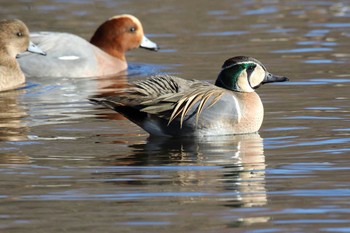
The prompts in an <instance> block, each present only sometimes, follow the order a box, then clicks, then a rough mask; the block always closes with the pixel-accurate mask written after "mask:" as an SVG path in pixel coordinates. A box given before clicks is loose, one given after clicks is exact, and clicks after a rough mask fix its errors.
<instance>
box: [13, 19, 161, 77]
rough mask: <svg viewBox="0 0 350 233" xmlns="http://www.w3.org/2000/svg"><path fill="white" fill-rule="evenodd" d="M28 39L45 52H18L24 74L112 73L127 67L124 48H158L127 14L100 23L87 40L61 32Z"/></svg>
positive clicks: (137, 21) (89, 74)
mask: <svg viewBox="0 0 350 233" xmlns="http://www.w3.org/2000/svg"><path fill="white" fill-rule="evenodd" d="M31 40H32V41H33V42H34V43H35V44H37V45H38V46H39V47H40V48H42V49H43V50H44V51H45V52H46V53H47V57H45V58H34V57H32V55H31V54H25V55H21V56H20V58H19V59H18V61H19V63H20V66H21V68H22V70H23V72H24V73H25V74H26V76H27V77H98V76H109V75H115V74H117V73H119V72H121V71H123V70H125V69H127V67H128V65H127V61H126V58H125V52H126V51H128V50H131V49H135V48H138V47H141V48H146V49H150V50H158V45H157V44H155V43H154V42H152V41H150V40H149V39H147V38H146V37H145V36H144V32H143V28H142V25H141V22H140V21H139V20H138V19H137V18H136V17H134V16H132V15H127V14H124V15H118V16H114V17H112V18H110V19H109V20H107V21H106V22H104V23H103V24H101V25H100V26H99V28H98V29H97V30H96V32H95V33H94V35H93V36H92V38H91V40H90V42H88V41H87V40H85V39H83V38H81V37H79V36H76V35H73V34H70V33H61V32H35V33H31ZM33 67H34V68H33Z"/></svg>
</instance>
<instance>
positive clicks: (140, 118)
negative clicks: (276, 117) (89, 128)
mask: <svg viewBox="0 0 350 233" xmlns="http://www.w3.org/2000/svg"><path fill="white" fill-rule="evenodd" d="M284 81H288V78H286V77H284V76H276V75H273V74H271V73H269V72H268V71H267V70H266V68H265V66H264V65H263V64H262V63H261V62H260V61H258V60H256V59H254V58H251V57H246V56H238V57H233V58H230V59H228V60H226V61H225V62H224V64H223V66H222V70H221V72H220V73H219V75H218V78H217V80H216V82H215V85H213V84H211V83H208V82H204V81H199V80H185V79H182V78H178V77H174V76H170V75H155V76H152V77H150V78H148V79H146V80H142V81H136V82H134V83H132V84H130V86H129V87H127V88H125V89H123V90H120V92H117V93H116V95H114V96H109V97H107V98H95V99H91V101H92V102H95V103H98V104H101V105H103V106H105V107H108V108H111V109H113V110H115V111H117V112H119V113H121V114H122V115H124V116H125V117H126V118H128V119H129V120H130V121H132V122H134V123H135V124H137V125H138V126H140V127H141V128H143V129H144V130H145V131H147V132H148V133H149V134H150V135H151V136H169V137H183V136H192V137H193V136H195V137H202V136H213V135H230V134H232V135H235V134H248V133H255V132H257V131H258V130H259V129H260V127H261V125H262V122H263V118H264V107H263V104H262V102H261V99H260V97H259V96H258V94H257V93H256V92H255V90H256V89H257V88H258V87H260V86H261V85H262V84H265V83H273V82H284Z"/></svg>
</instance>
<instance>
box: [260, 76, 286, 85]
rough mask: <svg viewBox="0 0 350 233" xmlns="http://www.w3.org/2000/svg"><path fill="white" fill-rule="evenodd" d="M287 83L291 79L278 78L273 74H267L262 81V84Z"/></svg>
mask: <svg viewBox="0 0 350 233" xmlns="http://www.w3.org/2000/svg"><path fill="white" fill-rule="evenodd" d="M286 81H289V79H288V78H287V77H284V76H277V75H273V74H271V73H267V75H266V77H265V78H264V80H263V81H262V84H265V83H275V82H286Z"/></svg>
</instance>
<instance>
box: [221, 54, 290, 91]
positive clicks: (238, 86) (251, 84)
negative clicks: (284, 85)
mask: <svg viewBox="0 0 350 233" xmlns="http://www.w3.org/2000/svg"><path fill="white" fill-rule="evenodd" d="M288 80H289V79H288V78H287V77H284V76H276V75H273V74H271V73H269V72H268V71H267V70H266V68H265V66H264V65H263V64H262V63H261V62H260V61H258V60H256V59H254V58H252V57H245V56H238V57H232V58H230V59H227V60H226V61H225V62H224V64H223V65H222V70H221V72H220V74H219V76H218V78H217V80H216V83H215V85H216V86H218V87H222V88H225V89H228V90H232V91H238V92H253V91H254V90H255V89H256V88H258V87H260V86H261V85H262V84H265V83H272V82H284V81H288Z"/></svg>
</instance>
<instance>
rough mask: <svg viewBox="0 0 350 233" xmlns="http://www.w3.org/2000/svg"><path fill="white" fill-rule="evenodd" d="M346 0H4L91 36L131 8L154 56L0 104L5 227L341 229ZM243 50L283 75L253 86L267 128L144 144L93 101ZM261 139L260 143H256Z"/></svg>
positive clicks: (190, 73)
mask: <svg viewBox="0 0 350 233" xmlns="http://www.w3.org/2000/svg"><path fill="white" fill-rule="evenodd" d="M349 9H350V5H349V3H348V1H345V0H335V1H327V0H326V1H315V0H311V1H301V0H296V1H286V0H281V1H265V0H263V1H260V0H252V1H229V0H222V1H201V2H200V4H199V2H196V1H183V0H176V1H174V0H170V1H166V2H164V1H159V0H152V1H139V0H130V1H121V0H117V1H115V0H113V1H112V0H102V1H89V0H87V1H56V0H39V1H25V2H23V1H22V2H14V1H8V0H5V1H3V2H2V7H1V9H0V13H1V15H2V17H18V18H21V19H22V20H23V21H25V22H26V23H27V24H28V26H29V28H30V29H31V30H32V31H38V30H52V31H66V32H73V33H75V34H78V35H80V36H83V37H84V38H90V36H91V33H92V32H93V31H95V29H96V27H97V26H98V25H99V24H100V23H101V22H103V21H105V20H106V18H109V17H111V16H113V15H117V14H121V13H131V14H135V15H136V16H137V17H138V18H140V20H141V21H142V23H143V25H144V28H145V31H146V32H147V33H150V34H147V36H148V37H149V38H151V39H152V40H153V41H156V42H157V43H158V44H159V45H160V46H161V50H160V51H159V52H158V53H148V52H147V51H142V50H133V51H130V52H129V53H128V54H127V59H128V61H129V63H130V69H129V70H128V71H127V72H126V74H125V76H124V77H110V78H105V79H60V80H52V79H38V78H33V79H30V80H28V83H27V86H26V88H25V89H23V90H20V91H12V92H7V93H3V94H2V95H1V97H0V110H1V111H0V125H1V128H0V137H1V140H0V180H1V186H0V229H1V230H0V231H1V232H2V231H4V232H63V231H66V232H84V233H86V232H97V231H98V232H115V231H118V232H155V231H162V232H201V233H203V232H232V231H235V232H249V233H259V232H348V231H349V221H350V219H349V216H350V215H349V212H350V211H349V209H350V206H349V201H348V200H349V197H350V192H349V189H348V186H349V182H348V180H349V179H348V177H349V175H350V174H349V171H350V169H349V167H350V160H349V151H350V148H349V142H350V137H349V130H350V128H349V126H348V123H349V121H350V114H349V112H350V107H349V91H348V90H349V88H350V82H349V76H350V73H349V69H348V67H349V58H350V53H349V37H350V25H349V17H350V10H349ZM236 55H248V56H253V57H256V58H257V59H259V60H261V61H262V62H263V63H264V64H265V65H266V66H267V68H268V69H269V70H275V71H276V72H277V71H278V73H279V74H283V75H285V76H288V77H289V78H290V79H291V82H289V83H284V84H279V85H271V86H263V87H261V88H259V89H258V90H257V92H258V94H259V95H260V96H261V99H262V101H263V103H264V107H265V119H264V123H263V125H262V128H261V130H260V132H259V134H260V135H258V134H257V135H251V136H243V137H234V138H230V139H228V138H224V139H223V138H214V139H208V140H207V141H189V140H181V141H173V140H170V141H169V140H151V139H148V135H147V134H146V133H145V132H144V131H142V130H141V129H139V128H138V127H137V126H135V125H134V124H132V123H130V122H129V121H127V120H125V119H124V118H120V116H118V115H116V114H115V115H113V114H114V113H112V112H111V111H109V110H106V109H101V108H97V107H96V106H94V105H91V104H90V103H89V102H88V100H87V97H91V96H96V95H109V94H110V92H112V91H113V90H114V89H115V88H116V87H121V86H123V85H125V84H126V83H127V82H129V81H133V80H135V79H142V78H144V77H146V76H148V75H152V74H154V73H171V74H175V75H178V76H181V77H183V78H189V79H190V78H196V79H201V80H215V78H216V76H217V74H218V72H219V70H220V66H221V64H222V62H223V61H224V60H226V59H227V58H229V57H232V56H236ZM260 136H261V137H260Z"/></svg>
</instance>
